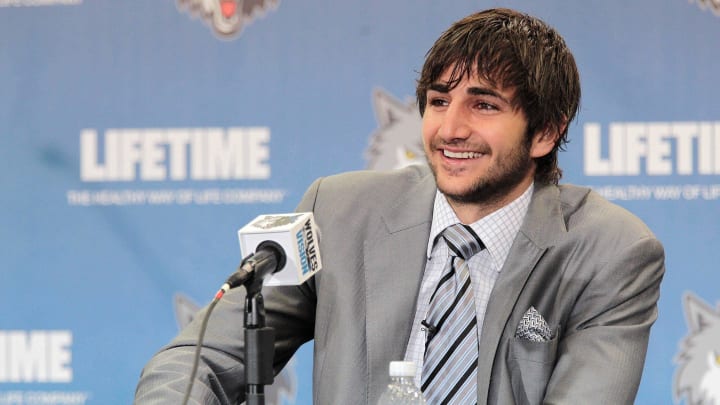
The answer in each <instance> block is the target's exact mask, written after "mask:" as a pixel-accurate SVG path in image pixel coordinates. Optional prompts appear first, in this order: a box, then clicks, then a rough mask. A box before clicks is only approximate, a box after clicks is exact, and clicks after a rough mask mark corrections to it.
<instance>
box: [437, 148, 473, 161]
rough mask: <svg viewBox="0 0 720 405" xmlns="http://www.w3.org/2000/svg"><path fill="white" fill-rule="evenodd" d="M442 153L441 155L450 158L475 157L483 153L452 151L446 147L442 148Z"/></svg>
mask: <svg viewBox="0 0 720 405" xmlns="http://www.w3.org/2000/svg"><path fill="white" fill-rule="evenodd" d="M442 153H443V156H445V157H449V158H452V159H477V158H479V157H481V156H482V155H483V154H482V153H480V152H468V151H459V152H453V151H450V150H447V149H443V150H442Z"/></svg>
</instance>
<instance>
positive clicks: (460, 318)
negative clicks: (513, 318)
mask: <svg viewBox="0 0 720 405" xmlns="http://www.w3.org/2000/svg"><path fill="white" fill-rule="evenodd" d="M442 236H443V238H445V241H446V242H447V245H448V247H449V248H450V251H451V257H450V261H449V263H448V264H447V266H446V268H445V269H444V270H443V274H442V277H441V278H440V281H438V285H437V288H436V289H435V292H433V295H432V297H430V305H429V309H428V315H427V317H426V319H425V320H424V321H423V322H422V323H423V325H425V327H426V328H427V330H428V332H427V338H426V341H425V360H424V363H423V370H422V391H423V394H424V395H425V398H426V399H427V401H428V404H433V405H434V404H473V403H475V402H476V401H477V361H478V339H477V317H476V313H475V298H474V296H473V292H472V287H471V286H470V270H469V269H468V265H467V263H466V261H467V260H468V259H470V257H472V256H473V255H474V254H476V253H478V252H479V251H481V250H483V249H484V248H485V245H483V243H482V241H481V240H480V238H479V237H478V236H477V234H476V233H475V232H474V231H473V230H472V228H470V227H469V226H467V225H463V224H455V225H452V226H450V227H448V228H446V229H445V230H444V231H443V233H442Z"/></svg>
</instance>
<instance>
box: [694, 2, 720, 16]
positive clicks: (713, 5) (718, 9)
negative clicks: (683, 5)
mask: <svg viewBox="0 0 720 405" xmlns="http://www.w3.org/2000/svg"><path fill="white" fill-rule="evenodd" d="M689 2H690V3H692V2H693V0H689ZM695 3H697V4H698V5H699V6H700V8H701V9H703V10H705V9H706V8H707V9H710V10H712V12H713V13H715V15H716V16H720V0H695Z"/></svg>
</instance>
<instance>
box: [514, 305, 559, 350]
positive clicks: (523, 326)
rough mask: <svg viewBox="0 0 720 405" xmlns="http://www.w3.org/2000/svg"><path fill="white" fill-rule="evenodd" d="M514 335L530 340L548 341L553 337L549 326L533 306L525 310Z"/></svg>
mask: <svg viewBox="0 0 720 405" xmlns="http://www.w3.org/2000/svg"><path fill="white" fill-rule="evenodd" d="M515 337H516V338H520V339H526V340H529V341H531V342H548V341H550V340H552V338H553V336H552V330H550V326H549V325H548V324H547V322H546V321H545V318H543V317H542V315H540V313H539V312H538V311H537V310H536V309H535V307H530V309H528V310H527V312H525V315H523V317H522V319H521V320H520V323H519V324H518V326H517V329H515Z"/></svg>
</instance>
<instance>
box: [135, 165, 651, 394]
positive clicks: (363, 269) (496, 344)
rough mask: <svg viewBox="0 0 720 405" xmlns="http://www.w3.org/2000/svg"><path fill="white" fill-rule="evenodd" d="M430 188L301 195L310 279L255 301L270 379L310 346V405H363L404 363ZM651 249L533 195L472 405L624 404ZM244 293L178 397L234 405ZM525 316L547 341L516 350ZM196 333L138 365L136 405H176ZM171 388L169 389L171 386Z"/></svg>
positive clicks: (348, 186) (573, 205)
mask: <svg viewBox="0 0 720 405" xmlns="http://www.w3.org/2000/svg"><path fill="white" fill-rule="evenodd" d="M435 190H436V188H435V182H434V179H433V176H432V174H430V172H429V170H428V169H427V168H425V167H417V166H416V167H411V168H407V169H404V170H400V171H394V172H385V173H380V172H356V173H346V174H343V175H338V176H331V177H328V178H325V179H320V180H318V181H316V182H315V183H314V184H313V185H312V186H311V187H310V188H309V190H308V191H307V193H306V194H305V197H304V198H303V200H302V202H301V203H300V205H299V207H298V210H299V211H313V212H314V213H315V219H316V221H317V223H318V226H319V228H320V246H321V254H322V261H323V270H322V272H321V273H319V274H318V275H317V276H316V277H315V278H314V279H313V280H311V281H309V282H307V283H306V284H305V285H302V286H299V287H277V288H266V289H265V290H264V296H265V306H266V310H267V315H268V318H267V322H268V326H272V327H274V328H275V329H276V332H277V338H276V354H275V367H276V371H279V370H280V369H281V368H282V366H283V365H284V364H285V363H286V362H287V361H288V360H289V359H290V357H291V356H292V354H293V353H294V351H295V350H296V349H297V347H299V346H300V345H301V344H302V343H304V342H306V341H308V340H310V339H314V350H315V353H314V358H315V360H314V370H313V372H314V375H313V377H314V378H313V380H314V386H313V396H314V402H315V403H317V404H374V403H376V402H377V399H378V397H379V395H380V393H381V392H382V390H383V389H384V387H385V384H386V382H387V378H388V377H387V366H388V362H389V361H391V360H400V359H403V357H404V354H405V349H406V346H407V342H408V339H409V336H410V329H411V326H412V325H411V323H412V320H413V319H412V318H413V314H414V309H415V301H416V298H417V293H418V289H419V286H420V282H421V279H422V274H423V271H424V265H425V260H426V259H425V254H426V247H427V242H428V237H429V232H430V224H431V217H432V207H433V199H434V196H435ZM663 272H664V253H663V249H662V246H661V245H660V243H659V242H658V241H657V239H656V238H655V237H654V236H653V235H652V233H651V232H650V231H649V230H648V229H647V227H646V226H645V225H644V224H643V223H642V222H641V221H640V220H639V219H637V218H636V217H634V216H633V215H632V214H630V213H628V212H627V211H625V210H624V209H622V208H620V207H618V206H616V205H613V204H611V203H609V202H607V201H605V200H604V199H602V198H601V197H600V196H598V195H597V194H595V193H593V192H591V191H590V190H588V189H585V188H579V187H574V186H560V187H557V186H552V185H548V186H542V185H536V188H535V192H534V194H533V198H532V201H531V203H530V207H529V210H528V213H527V216H526V218H525V220H524V223H523V225H522V227H521V229H520V231H519V233H518V235H517V237H516V239H515V241H514V243H513V246H512V248H511V250H510V253H509V255H508V259H507V261H506V263H505V265H504V268H503V270H502V272H501V273H500V275H499V278H498V280H497V282H496V284H495V287H494V289H493V292H492V295H491V297H490V302H489V304H488V307H487V313H486V315H485V321H484V324H483V330H482V335H481V341H480V353H479V363H478V369H479V372H478V403H479V404H486V403H487V404H502V405H504V404H513V403H514V404H538V403H567V404H575V403H585V404H587V403H597V404H631V403H632V402H633V399H634V397H635V394H636V391H637V386H638V384H639V381H640V374H641V372H642V367H643V363H644V359H645V352H646V348H647V341H648V336H649V332H650V326H651V325H652V323H653V322H654V321H655V319H656V317H657V306H656V303H657V300H658V295H659V285H660V280H661V278H662V275H663ZM243 305H244V303H243V291H242V289H241V288H239V289H236V290H233V291H231V292H230V293H229V294H227V295H226V297H225V298H223V300H222V301H221V302H220V304H219V305H218V307H217V308H216V309H215V312H214V313H213V315H212V317H211V320H210V325H209V328H208V332H207V335H206V338H205V344H204V348H203V358H204V361H203V363H202V367H201V370H200V376H199V378H198V379H197V381H196V386H195V389H194V392H193V398H195V399H197V401H198V403H202V404H206V403H207V404H226V403H230V404H231V403H235V402H236V401H238V400H239V399H241V398H242V397H243V391H244V388H243V386H242V382H243V380H244V375H243V364H242V358H243V354H242V347H243V342H242V313H243ZM531 306H533V307H535V308H536V309H537V310H538V312H539V313H540V314H541V315H542V316H543V317H544V318H545V320H546V321H547V322H548V323H549V324H550V325H551V327H552V329H553V330H554V331H555V336H554V338H553V339H552V340H550V341H549V342H542V343H537V342H531V341H527V340H523V339H520V338H515V330H516V328H517V325H518V323H519V322H520V320H521V318H522V316H523V314H524V313H525V312H526V311H527V310H528V309H529V308H530V307H531ZM200 318H201V316H197V317H196V322H194V323H193V324H192V325H190V326H189V327H188V328H187V329H186V330H184V331H183V332H182V333H181V334H180V335H179V336H178V337H177V338H176V339H175V340H174V341H173V342H172V343H171V344H170V345H169V346H168V347H166V348H165V349H163V350H162V351H161V352H160V353H158V354H157V355H156V356H155V357H154V358H153V359H152V360H151V361H150V363H148V365H147V366H146V368H145V370H144V372H143V376H142V378H141V380H140V383H139V385H138V389H137V393H136V403H138V404H155V403H157V404H160V403H176V402H177V401H178V399H177V398H181V397H182V393H183V391H184V389H185V384H186V378H187V377H186V375H187V374H188V373H189V368H190V364H191V358H192V349H193V345H194V344H195V342H196V341H197V336H198V324H199V319H200ZM183 377H184V378H183Z"/></svg>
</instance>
